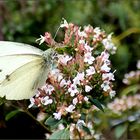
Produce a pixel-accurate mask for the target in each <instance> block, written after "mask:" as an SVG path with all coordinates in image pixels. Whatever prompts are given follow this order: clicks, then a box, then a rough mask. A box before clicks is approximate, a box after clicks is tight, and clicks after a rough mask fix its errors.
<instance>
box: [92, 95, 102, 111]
mask: <svg viewBox="0 0 140 140" xmlns="http://www.w3.org/2000/svg"><path fill="white" fill-rule="evenodd" d="M89 100H90V101H91V103H93V104H94V105H95V106H96V107H97V108H99V109H100V110H102V111H103V112H104V109H103V107H102V104H101V103H100V102H99V101H98V100H97V99H93V98H89Z"/></svg>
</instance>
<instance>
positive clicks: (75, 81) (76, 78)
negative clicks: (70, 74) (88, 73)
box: [73, 72, 85, 85]
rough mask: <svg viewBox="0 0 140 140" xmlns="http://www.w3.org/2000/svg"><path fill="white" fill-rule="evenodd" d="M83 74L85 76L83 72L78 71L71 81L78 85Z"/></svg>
mask: <svg viewBox="0 0 140 140" xmlns="http://www.w3.org/2000/svg"><path fill="white" fill-rule="evenodd" d="M84 76H85V74H84V72H82V73H79V72H78V73H77V75H76V77H75V78H74V79H73V83H74V84H75V85H80V81H83V80H84Z"/></svg>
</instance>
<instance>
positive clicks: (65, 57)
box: [58, 55, 72, 65]
mask: <svg viewBox="0 0 140 140" xmlns="http://www.w3.org/2000/svg"><path fill="white" fill-rule="evenodd" d="M71 59H72V56H69V55H59V60H58V62H59V63H61V64H64V65H67V63H68V61H70V60H71Z"/></svg>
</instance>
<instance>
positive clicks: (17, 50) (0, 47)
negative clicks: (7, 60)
mask: <svg viewBox="0 0 140 140" xmlns="http://www.w3.org/2000/svg"><path fill="white" fill-rule="evenodd" d="M42 53H43V51H42V50H40V49H38V48H35V47H33V46H31V45H28V44H24V43H16V42H10V41H0V56H5V55H13V54H37V55H42Z"/></svg>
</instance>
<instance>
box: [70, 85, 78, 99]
mask: <svg viewBox="0 0 140 140" xmlns="http://www.w3.org/2000/svg"><path fill="white" fill-rule="evenodd" d="M68 92H69V93H70V95H71V96H72V97H73V96H75V94H76V93H77V92H78V89H77V86H76V85H75V84H71V85H70V87H69V89H68Z"/></svg>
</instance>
